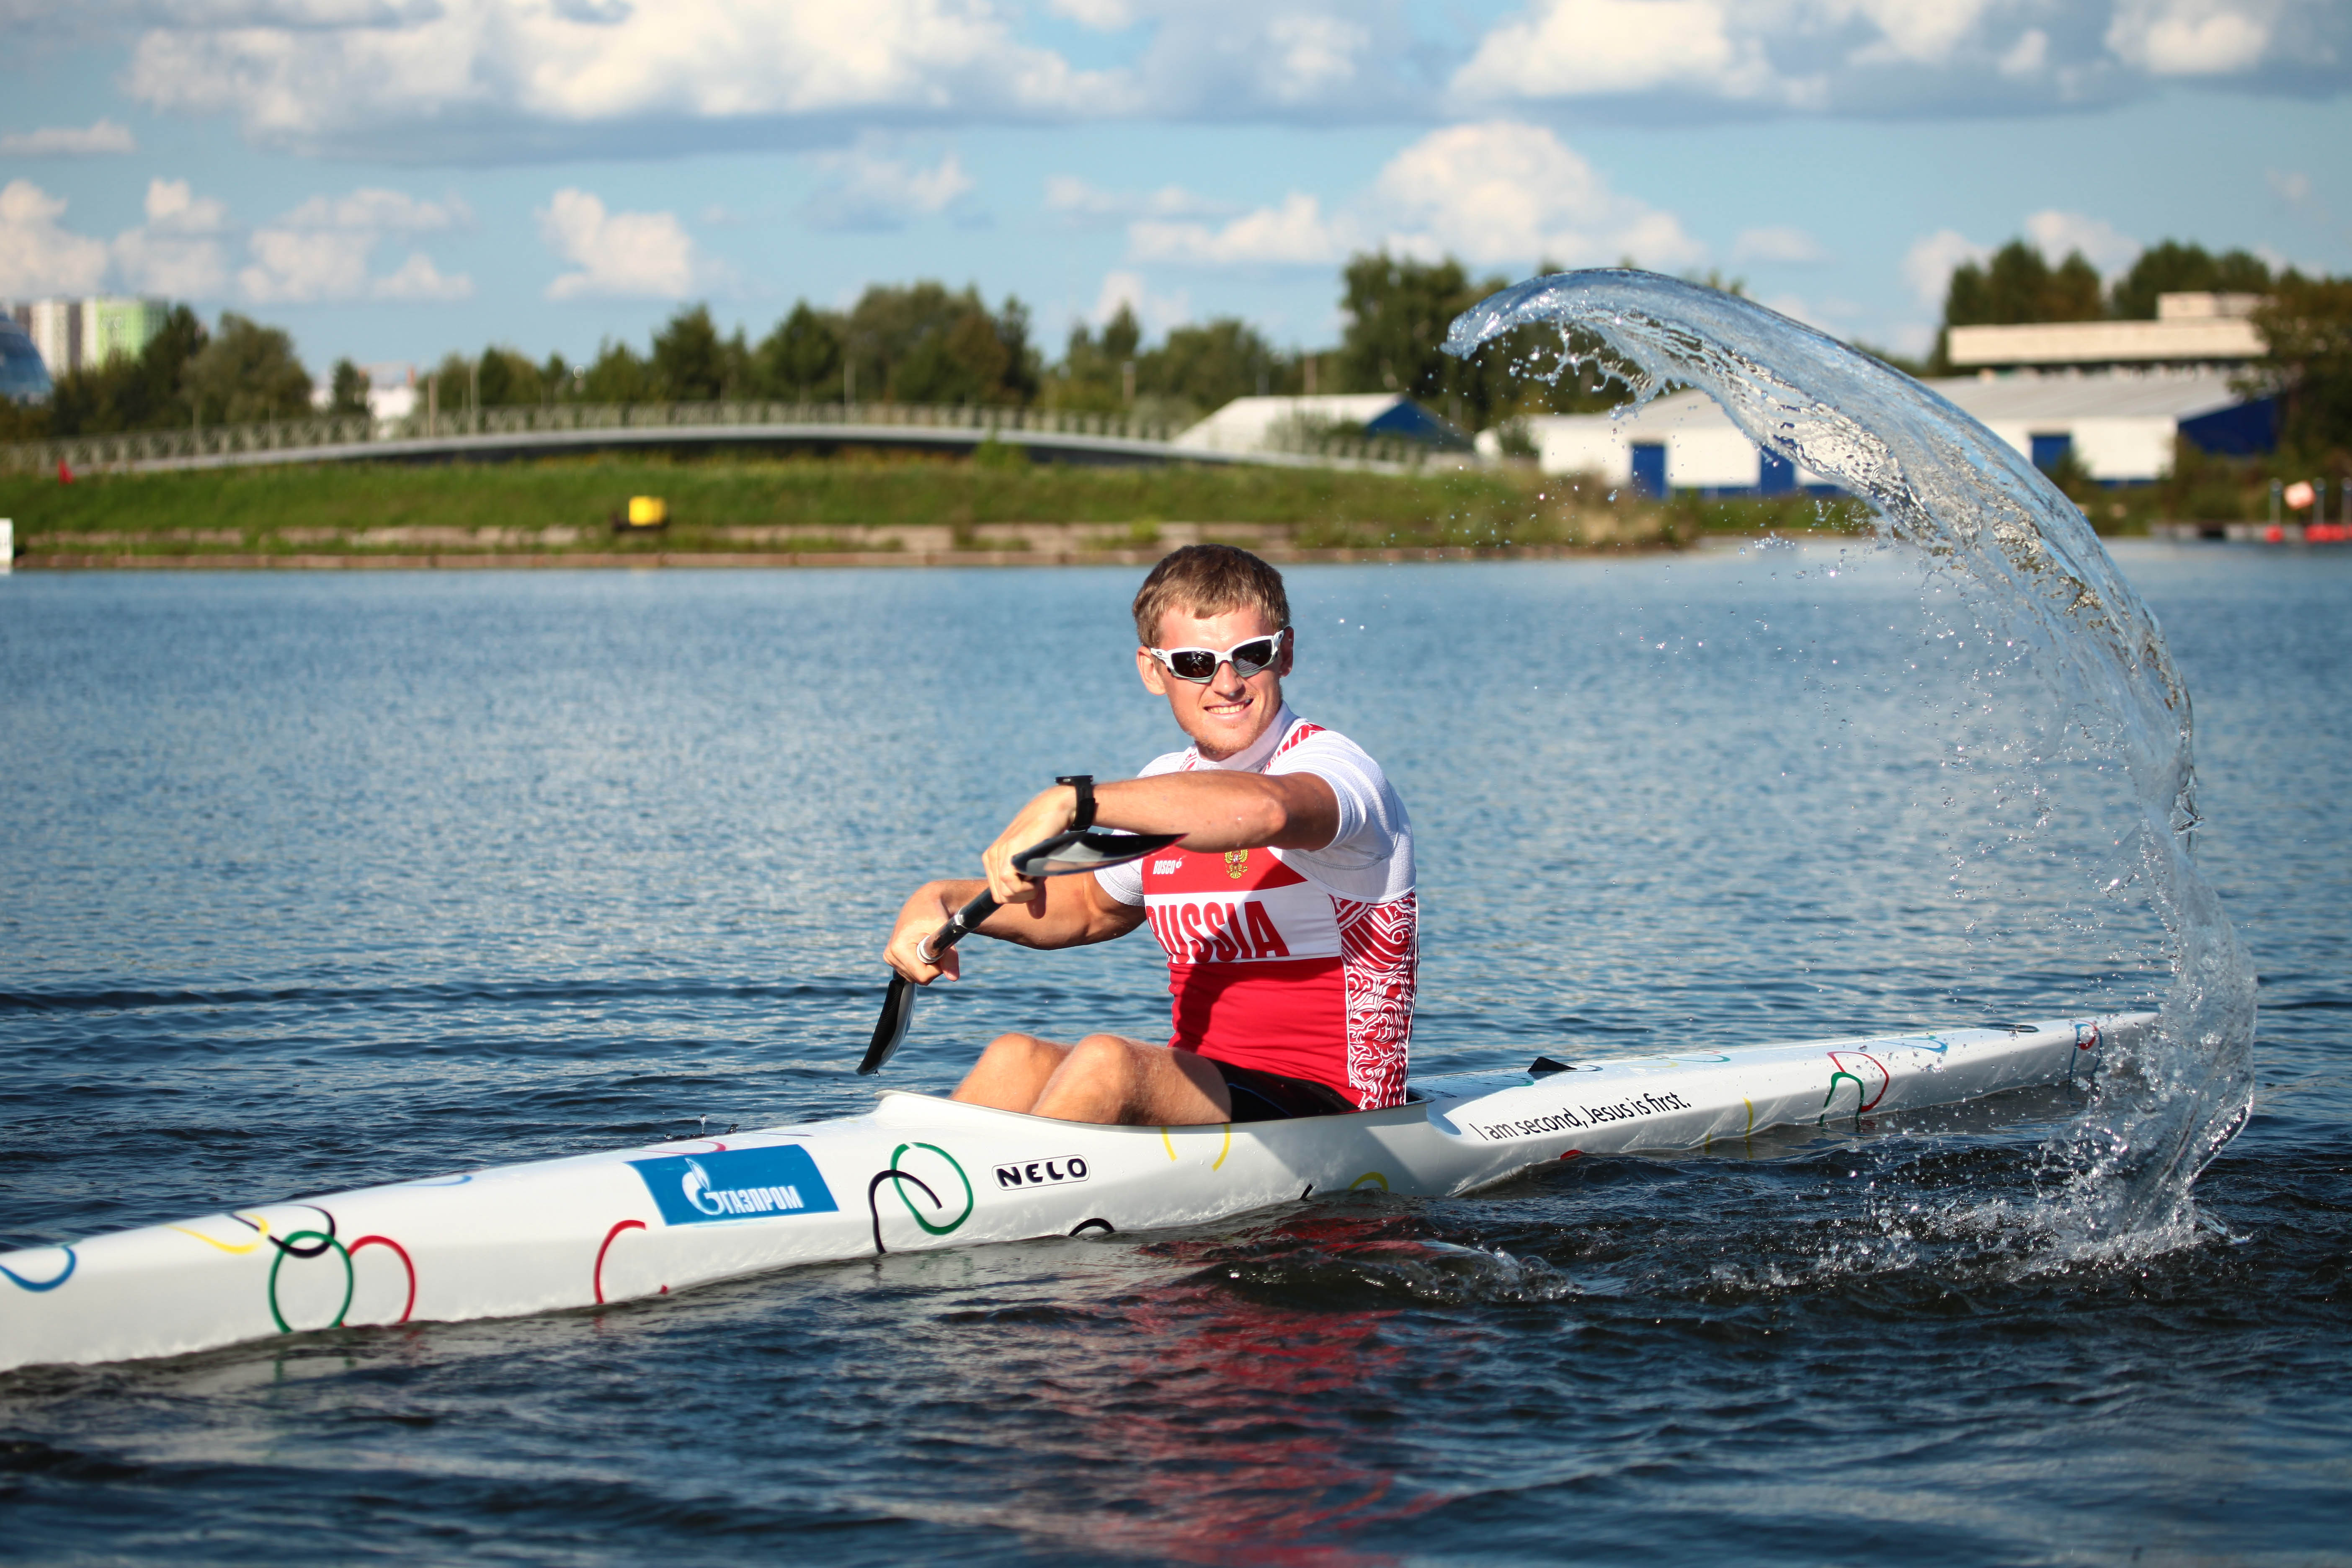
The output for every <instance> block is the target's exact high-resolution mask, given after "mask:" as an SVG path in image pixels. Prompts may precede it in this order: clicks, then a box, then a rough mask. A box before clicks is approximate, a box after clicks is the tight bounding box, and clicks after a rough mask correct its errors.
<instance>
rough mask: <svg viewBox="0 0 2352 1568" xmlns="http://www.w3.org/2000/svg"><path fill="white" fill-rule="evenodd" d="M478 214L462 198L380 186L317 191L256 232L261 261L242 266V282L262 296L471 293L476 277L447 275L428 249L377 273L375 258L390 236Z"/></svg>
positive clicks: (416, 297) (298, 299)
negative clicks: (419, 194) (432, 197)
mask: <svg viewBox="0 0 2352 1568" xmlns="http://www.w3.org/2000/svg"><path fill="white" fill-rule="evenodd" d="M472 221H473V214H472V212H471V211H470V210H469V209H468V208H467V206H466V205H465V204H464V203H463V202H460V201H457V200H456V199H455V198H451V199H449V200H447V201H441V202H431V201H425V200H422V199H420V198H418V197H415V196H412V195H407V194H406V193H404V192H402V191H392V190H385V189H383V188H382V187H380V186H362V187H361V188H359V189H357V190H354V191H352V192H350V193H348V194H346V195H340V196H325V195H320V196H312V197H311V198H310V200H308V201H306V202H303V203H302V204H300V205H298V206H296V207H294V208H293V209H292V210H291V211H289V212H288V213H287V214H285V216H282V217H280V218H279V219H278V221H277V222H276V223H274V224H271V225H269V226H267V227H265V228H260V229H257V230H256V231H255V232H254V235H253V237H252V239H251V240H250V241H249V247H250V248H251V250H252V253H253V263H252V265H250V266H248V267H246V268H242V269H240V270H239V271H238V273H237V275H236V280H237V287H238V288H239V289H242V290H243V291H244V293H245V297H246V298H247V299H248V300H253V301H255V302H256V303H257V304H314V303H319V302H321V301H326V300H407V301H446V300H464V299H468V298H470V297H471V296H472V294H473V292H474V284H473V279H470V278H468V277H467V276H466V275H465V274H464V273H458V274H456V275H454V276H449V275H444V274H443V273H442V272H441V271H440V269H439V268H436V266H435V265H434V264H433V260H432V258H430V257H428V256H426V255H425V254H424V253H423V252H422V251H412V252H410V254H409V256H408V258H407V259H406V260H405V261H404V262H402V263H401V265H400V266H399V267H398V268H396V269H394V271H392V272H390V273H385V274H381V275H379V274H376V273H374V272H373V271H371V270H370V266H371V263H372V261H373V258H374V255H375V250H376V247H377V246H378V245H379V244H381V243H382V242H383V241H384V240H385V239H387V238H390V237H394V236H415V235H419V234H433V233H443V232H446V231H448V230H450V229H455V228H462V227H465V226H467V225H468V224H470V223H471V222H472Z"/></svg>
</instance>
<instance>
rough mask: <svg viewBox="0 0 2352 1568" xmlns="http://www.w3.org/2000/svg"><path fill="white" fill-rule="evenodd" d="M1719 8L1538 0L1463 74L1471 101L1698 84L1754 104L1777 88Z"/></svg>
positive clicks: (1646, 1) (1649, 0) (1709, 2)
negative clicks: (1735, 38)
mask: <svg viewBox="0 0 2352 1568" xmlns="http://www.w3.org/2000/svg"><path fill="white" fill-rule="evenodd" d="M1728 24H1729V18H1728V17H1727V15H1726V9H1725V6H1724V5H1722V4H1720V3H1719V0H1538V4H1537V5H1536V7H1535V8H1534V9H1533V10H1532V11H1531V12H1530V13H1529V14H1528V15H1527V16H1521V17H1516V18H1514V19H1512V20H1510V21H1507V22H1506V23H1504V24H1503V25H1502V26H1499V27H1496V29H1495V30H1494V31H1493V32H1491V33H1489V34H1487V35H1486V37H1485V38H1484V39H1482V40H1481V41H1480V43H1479V45H1478V48H1477V51H1476V53H1475V54H1473V55H1472V56H1471V58H1470V60H1469V63H1468V64H1466V65H1465V66H1464V67H1463V68H1462V69H1461V70H1460V71H1459V72H1458V73H1456V75H1455V76H1454V90H1455V91H1456V92H1458V93H1460V94H1462V95H1463V96H1464V97H1465V98H1469V99H1473V100H1480V99H1511V98H1578V97H1585V96H1590V95H1596V94H1608V93H1630V92H1642V91H1646V90H1648V89H1653V88H1659V87H1665V86H1670V85H1690V86H1695V87H1698V88H1701V89H1706V90H1710V91H1713V92H1716V93H1717V94H1720V95H1721V96H1724V97H1727V98H1751V97H1755V96H1757V95H1759V93H1762V92H1763V91H1765V90H1766V89H1768V88H1769V86H1770V85H1771V83H1772V72H1771V68H1770V66H1769V63H1768V62H1767V61H1766V60H1765V59H1764V58H1763V54H1762V51H1761V49H1760V48H1759V47H1758V45H1757V44H1756V43H1755V42H1754V41H1753V40H1745V41H1736V40H1734V38H1733V37H1731V33H1730V30H1729V25H1728Z"/></svg>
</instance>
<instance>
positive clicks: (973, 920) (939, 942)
mask: <svg viewBox="0 0 2352 1568" xmlns="http://www.w3.org/2000/svg"><path fill="white" fill-rule="evenodd" d="M1002 907H1003V906H1002V905H1000V904H998V903H997V901H996V899H995V896H994V895H993V894H992V893H990V892H989V891H988V889H985V888H983V889H981V890H980V891H979V892H977V893H974V894H973V895H972V897H971V902H970V903H968V904H966V905H964V907H963V908H961V909H960V910H957V911H956V912H955V913H954V914H952V915H950V916H949V917H948V920H947V923H946V924H945V925H942V926H941V927H940V929H939V930H937V931H933V932H932V933H931V934H930V935H929V936H927V937H925V938H924V939H923V940H922V941H920V942H917V943H916V944H915V956H916V957H918V958H919V959H921V960H922V961H923V962H924V963H938V962H939V961H940V954H941V953H943V952H947V950H948V949H950V948H951V947H953V946H954V945H955V944H956V943H958V942H961V941H962V940H963V939H964V938H966V937H968V936H970V935H971V933H972V932H973V931H978V930H979V929H980V922H981V921H984V920H986V919H987V918H988V917H989V916H991V915H992V914H994V913H995V912H996V911H997V910H999V909H1000V908H1002Z"/></svg>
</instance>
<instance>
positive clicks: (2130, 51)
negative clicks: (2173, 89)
mask: <svg viewBox="0 0 2352 1568" xmlns="http://www.w3.org/2000/svg"><path fill="white" fill-rule="evenodd" d="M2277 12H2278V7H2277V5H2274V4H2263V0H2254V3H2252V4H2247V3H2245V0H2238V3H2235V4H2233V3H2232V0H2122V4H2120V5H2117V6H2116V13H2115V20H2114V21H2113V22H2112V23H2110V24H2109V25H2108V26H2107V36H2106V43H2107V47H2109V48H2110V49H2113V50H2114V51H2115V52H2116V55H2117V56H2119V57H2120V58H2123V59H2126V60H2128V61H2129V62H2131V63H2132V64H2133V65H2136V66H2138V67H2140V68H2143V69H2145V70H2147V72H2148V73H2149V74H2150V75H2152V76H2231V75H2236V74H2238V73H2240V72H2242V71H2248V70H2252V68H2254V66H2255V65H2256V64H2257V63H2258V62H2260V60H2261V59H2262V58H2263V50H2264V49H2265V48H2267V47H2269V46H2270V41H2271V31H2272V28H2273V26H2275V24H2276V17H2277Z"/></svg>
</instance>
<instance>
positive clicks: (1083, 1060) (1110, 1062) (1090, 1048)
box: [1069, 1035, 1135, 1077]
mask: <svg viewBox="0 0 2352 1568" xmlns="http://www.w3.org/2000/svg"><path fill="white" fill-rule="evenodd" d="M1069 1059H1070V1062H1071V1064H1072V1065H1073V1066H1074V1067H1075V1068H1077V1069H1078V1070H1079V1071H1081V1072H1084V1073H1087V1074H1088V1075H1089V1076H1091V1075H1094V1074H1097V1073H1117V1074H1119V1075H1120V1076H1122V1077H1125V1076H1126V1075H1128V1074H1129V1073H1132V1072H1133V1071H1134V1070H1135V1042H1134V1041H1132V1040H1129V1039H1127V1038H1126V1037H1123V1036H1119V1035H1088V1036H1087V1037H1086V1038H1084V1039H1082V1040H1080V1041H1079V1042H1078V1043H1077V1044H1076V1045H1075V1046H1072V1047H1070V1057H1069Z"/></svg>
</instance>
